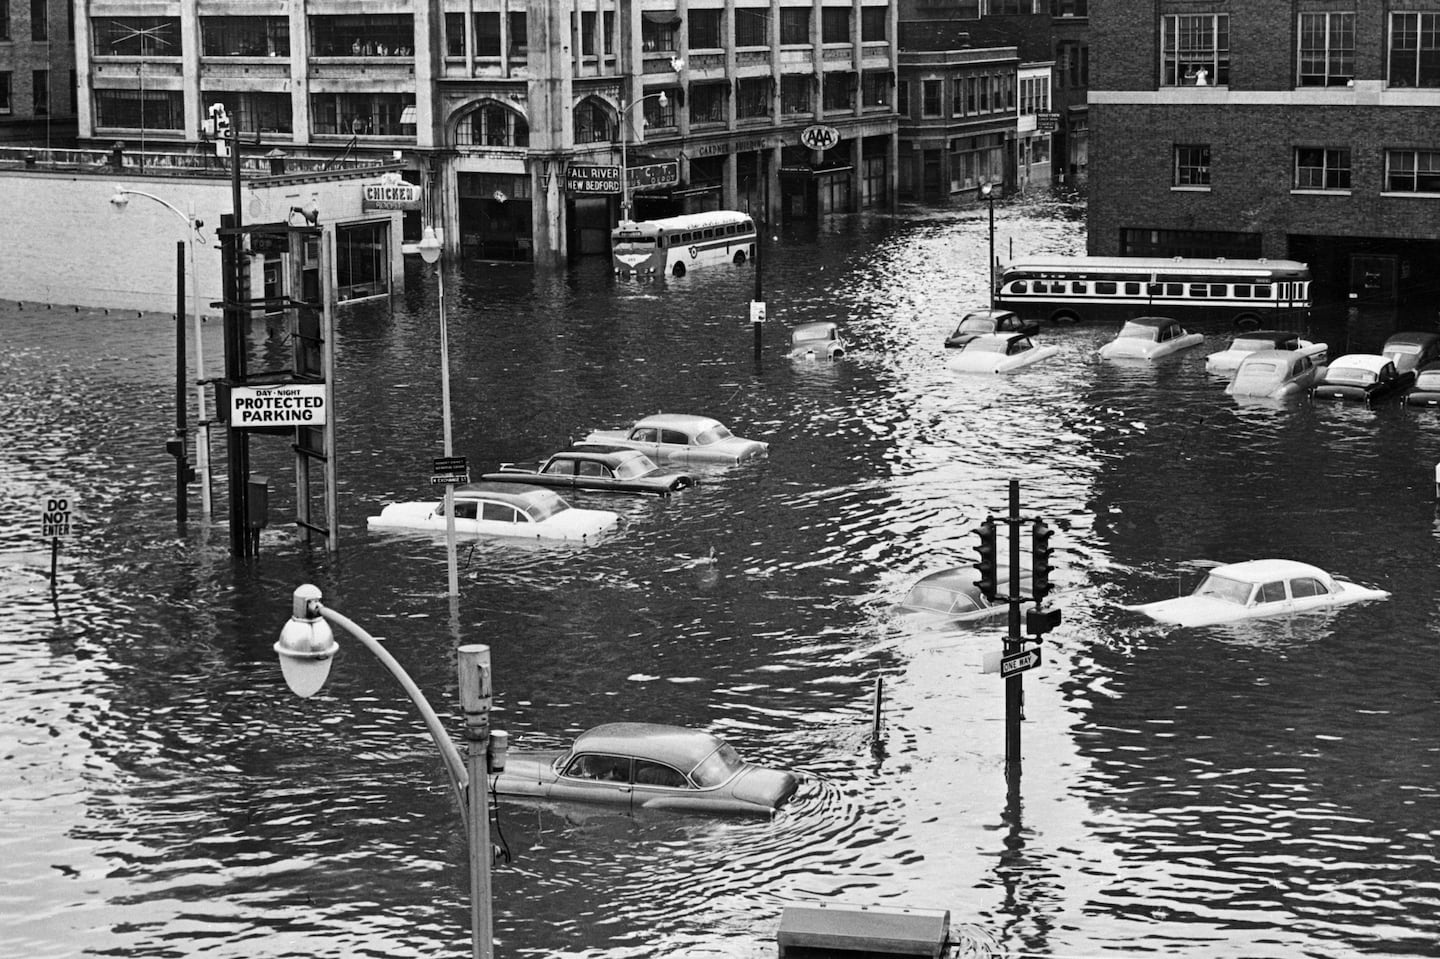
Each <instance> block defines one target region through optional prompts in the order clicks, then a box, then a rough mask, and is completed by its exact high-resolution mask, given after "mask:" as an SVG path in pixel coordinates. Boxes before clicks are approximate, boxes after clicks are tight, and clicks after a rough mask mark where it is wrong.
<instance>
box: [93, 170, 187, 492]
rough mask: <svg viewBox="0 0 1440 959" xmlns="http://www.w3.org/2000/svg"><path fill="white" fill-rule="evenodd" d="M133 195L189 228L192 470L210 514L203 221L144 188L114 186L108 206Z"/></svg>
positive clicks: (118, 208) (120, 207)
mask: <svg viewBox="0 0 1440 959" xmlns="http://www.w3.org/2000/svg"><path fill="white" fill-rule="evenodd" d="M132 196H143V197H144V198H145V199H147V200H154V201H155V202H156V203H158V204H160V205H161V206H163V207H164V208H165V209H167V210H169V211H170V212H171V213H173V214H175V215H176V216H178V217H179V218H180V219H182V220H184V221H185V225H186V227H187V228H188V233H189V237H188V238H189V242H190V295H191V300H192V306H191V313H192V314H193V324H194V330H195V332H194V335H193V337H192V338H193V339H194V340H195V409H196V413H197V415H198V417H199V419H197V420H196V428H197V429H198V430H199V433H198V434H197V435H196V440H195V472H196V474H197V475H198V477H199V479H200V509H201V512H203V513H204V514H205V515H206V516H209V515H210V507H211V500H210V420H209V418H208V417H207V416H206V415H205V346H204V341H203V340H202V339H201V320H200V273H199V271H198V270H197V269H196V261H195V244H196V243H197V242H200V241H203V240H204V237H202V236H201V235H200V227H202V226H204V222H203V221H202V220H200V219H199V218H197V217H196V216H195V205H194V203H191V204H190V212H189V213H181V212H180V208H179V207H177V206H175V205H174V204H173V203H170V202H169V201H168V200H162V199H161V198H160V197H158V196H156V195H155V194H153V193H146V192H145V191H143V190H131V189H128V188H126V187H122V186H117V187H115V192H114V193H113V194H112V195H111V196H110V205H111V206H113V207H114V208H115V210H116V211H117V212H119V213H124V212H125V208H126V207H127V206H129V205H130V198H131V197H132Z"/></svg>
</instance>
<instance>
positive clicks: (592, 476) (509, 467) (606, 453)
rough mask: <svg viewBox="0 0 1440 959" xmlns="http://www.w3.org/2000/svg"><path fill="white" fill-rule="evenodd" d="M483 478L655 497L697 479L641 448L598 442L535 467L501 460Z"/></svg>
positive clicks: (562, 454)
mask: <svg viewBox="0 0 1440 959" xmlns="http://www.w3.org/2000/svg"><path fill="white" fill-rule="evenodd" d="M480 478H481V479H482V480H485V481H487V482H492V483H529V484H530V485H532V486H553V487H557V488H560V489H572V490H574V489H581V490H597V491H600V492H606V493H637V494H642V495H643V494H653V495H655V496H669V495H670V494H671V493H674V492H676V491H677V490H682V489H685V488H687V487H690V486H694V485H695V484H696V482H698V481H697V480H696V478H695V477H694V476H693V475H692V474H690V473H679V472H676V471H674V470H662V469H661V468H660V467H658V466H656V465H655V463H654V461H653V460H651V459H650V457H648V456H646V455H645V454H644V453H642V452H640V451H639V450H632V449H626V448H624V447H618V446H601V445H598V444H585V445H584V446H582V447H579V448H576V449H570V450H563V451H561V452H559V453H556V454H555V455H553V456H551V457H550V458H549V459H548V460H546V461H545V462H543V463H541V464H539V466H537V467H535V468H533V469H531V468H527V467H524V466H517V465H516V464H514V463H502V464H501V465H500V471H499V472H498V473H486V474H484V475H483V476H481V477H480Z"/></svg>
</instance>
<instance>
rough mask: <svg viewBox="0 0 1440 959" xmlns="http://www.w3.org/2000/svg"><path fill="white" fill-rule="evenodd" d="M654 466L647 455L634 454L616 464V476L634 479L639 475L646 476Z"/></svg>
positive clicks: (617, 477)
mask: <svg viewBox="0 0 1440 959" xmlns="http://www.w3.org/2000/svg"><path fill="white" fill-rule="evenodd" d="M654 468H655V464H653V463H651V462H650V460H649V459H648V458H647V457H644V456H634V457H631V458H630V459H626V460H621V461H620V462H618V463H616V464H615V478H616V479H634V478H635V477H637V476H644V475H645V474H646V473H648V472H650V471H651V470H652V469H654Z"/></svg>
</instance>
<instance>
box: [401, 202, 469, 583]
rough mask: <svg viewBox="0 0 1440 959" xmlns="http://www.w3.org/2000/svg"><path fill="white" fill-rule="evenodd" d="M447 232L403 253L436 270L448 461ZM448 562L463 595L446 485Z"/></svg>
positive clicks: (431, 230)
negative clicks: (445, 250)
mask: <svg viewBox="0 0 1440 959" xmlns="http://www.w3.org/2000/svg"><path fill="white" fill-rule="evenodd" d="M442 230H443V228H441V229H436V228H435V227H432V226H427V227H425V230H424V232H423V234H422V235H421V238H420V242H419V243H415V244H408V243H407V244H405V245H403V246H402V247H401V248H400V249H401V251H402V252H405V253H418V254H420V259H422V260H424V261H425V262H426V263H433V264H437V265H436V267H435V285H436V290H437V294H436V296H437V299H438V300H439V307H440V404H441V406H442V408H443V409H442V411H441V419H442V421H443V423H444V427H443V428H444V432H445V458H446V459H449V458H450V457H451V456H453V455H454V447H453V445H452V442H451V436H452V434H451V429H450V331H449V326H450V324H449V317H448V316H447V315H446V313H445V264H444V263H443V262H442V261H441V258H440V254H441V253H443V252H444V249H445V244H444V242H443V241H444V236H443V233H442ZM445 560H446V563H447V564H448V567H449V575H450V583H449V585H450V595H451V596H452V597H453V596H459V595H460V572H459V569H458V566H457V559H456V554H455V484H454V483H446V484H445Z"/></svg>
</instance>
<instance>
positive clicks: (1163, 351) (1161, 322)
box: [1096, 316, 1205, 360]
mask: <svg viewBox="0 0 1440 959" xmlns="http://www.w3.org/2000/svg"><path fill="white" fill-rule="evenodd" d="M1204 341H1205V337H1203V336H1201V335H1200V334H1199V333H1191V332H1189V331H1188V330H1186V329H1185V328H1184V327H1183V326H1181V325H1180V321H1179V320H1176V319H1172V318H1170V317H1168V316H1137V317H1136V318H1135V319H1133V320H1129V321H1127V322H1126V323H1125V325H1124V326H1122V327H1121V328H1120V333H1119V334H1118V335H1117V336H1116V337H1115V339H1113V340H1111V341H1110V342H1109V343H1106V344H1105V345H1104V346H1102V347H1100V349H1099V350H1097V351H1096V352H1097V353H1099V355H1100V356H1102V357H1104V358H1105V359H1135V360H1154V359H1159V358H1160V357H1162V356H1169V355H1170V354H1171V353H1177V352H1179V351H1180V350H1188V349H1190V348H1191V347H1192V346H1199V345H1200V344H1201V343H1203V342H1204Z"/></svg>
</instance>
